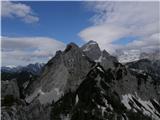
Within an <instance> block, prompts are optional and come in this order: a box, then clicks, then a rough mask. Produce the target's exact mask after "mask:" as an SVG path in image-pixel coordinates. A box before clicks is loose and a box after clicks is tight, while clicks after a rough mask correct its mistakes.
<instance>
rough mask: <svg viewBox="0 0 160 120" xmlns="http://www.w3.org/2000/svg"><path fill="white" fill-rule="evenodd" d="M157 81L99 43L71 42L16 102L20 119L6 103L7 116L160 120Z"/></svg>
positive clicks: (55, 119) (37, 119)
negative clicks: (125, 63)
mask: <svg viewBox="0 0 160 120" xmlns="http://www.w3.org/2000/svg"><path fill="white" fill-rule="evenodd" d="M93 51H94V52H93ZM146 64H147V65H148V66H152V64H150V62H149V63H148V62H147V63H146ZM140 65H142V66H143V64H140ZM145 66H146V65H145ZM153 74H154V72H153ZM153 81H154V79H153V78H152V77H150V75H148V74H143V73H139V72H135V71H131V69H130V67H128V65H123V64H121V63H119V62H118V60H117V59H116V58H115V57H113V56H111V55H110V54H109V53H107V52H106V51H105V50H104V51H101V50H100V48H99V46H98V44H97V43H96V42H94V41H90V42H88V43H87V44H86V45H84V46H82V47H81V48H80V47H78V46H77V45H76V44H74V43H70V44H68V45H67V47H66V49H65V50H64V51H57V52H56V55H55V57H53V58H52V59H51V60H49V61H48V63H47V64H46V65H45V66H44V70H43V72H42V74H41V75H40V76H39V77H38V78H37V79H36V80H34V81H33V82H31V84H30V85H28V87H27V88H26V89H25V91H26V92H24V95H25V99H24V98H17V99H16V100H15V101H13V104H11V108H14V109H15V111H13V114H14V115H15V116H13V115H10V114H9V113H10V112H11V110H12V109H11V110H10V109H7V107H6V106H5V105H3V111H2V113H4V114H3V116H2V118H4V120H6V118H5V117H6V116H8V119H9V118H10V119H13V118H15V117H16V118H15V120H22V118H23V119H24V120H28V119H29V120H44V119H45V120H107V119H109V120H117V119H120V120H123V119H124V120H135V119H137V120H159V119H160V95H159V94H158V92H157V90H159V89H160V88H157V85H155V84H153ZM19 100H21V101H23V102H24V103H23V105H22V102H20V103H19V102H17V101H19ZM18 103H19V104H18ZM22 106H23V108H22ZM19 113H20V114H19Z"/></svg>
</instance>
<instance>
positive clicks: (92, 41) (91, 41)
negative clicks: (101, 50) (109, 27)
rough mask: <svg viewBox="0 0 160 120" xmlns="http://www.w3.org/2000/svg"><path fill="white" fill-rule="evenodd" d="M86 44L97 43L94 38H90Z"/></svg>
mask: <svg viewBox="0 0 160 120" xmlns="http://www.w3.org/2000/svg"><path fill="white" fill-rule="evenodd" d="M87 44H98V43H97V42H96V41H94V40H90V41H89V42H88V43H87Z"/></svg>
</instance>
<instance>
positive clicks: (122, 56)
mask: <svg viewBox="0 0 160 120" xmlns="http://www.w3.org/2000/svg"><path fill="white" fill-rule="evenodd" d="M115 55H116V56H117V58H118V60H119V62H121V63H127V62H133V61H137V60H141V59H149V60H160V50H159V49H156V50H151V51H149V52H145V51H143V52H142V51H139V50H124V51H123V50H117V51H116V53H115Z"/></svg>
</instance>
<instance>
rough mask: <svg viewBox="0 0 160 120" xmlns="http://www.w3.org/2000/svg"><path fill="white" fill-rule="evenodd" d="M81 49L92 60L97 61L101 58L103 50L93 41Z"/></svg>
mask: <svg viewBox="0 0 160 120" xmlns="http://www.w3.org/2000/svg"><path fill="white" fill-rule="evenodd" d="M81 49H82V51H83V52H84V53H85V54H86V55H87V56H88V57H89V58H90V59H92V60H97V59H98V58H99V57H100V56H101V50H100V48H99V46H98V44H97V42H95V41H93V40H91V41H89V42H88V43H86V44H84V45H83V46H82V47H81Z"/></svg>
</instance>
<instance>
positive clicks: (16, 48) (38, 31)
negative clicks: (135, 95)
mask: <svg viewBox="0 0 160 120" xmlns="http://www.w3.org/2000/svg"><path fill="white" fill-rule="evenodd" d="M159 9H160V3H159V2H158V1H157V2H134V1H132V2H112V1H108V2H106V1H105V2H104V1H103V2H98V1H97V2H96V1H94V2H89V1H86V2H84V1H78V2H76V1H72V2H69V1H63V2H62V1H60V2H58V1H39V2H38V1H36V2H35V1H27V2H22V1H14V2H13V1H12V2H11V1H3V2H2V9H1V25H2V27H1V43H2V46H1V51H2V66H6V65H27V64H29V63H35V62H47V61H48V60H49V59H50V58H52V57H53V56H54V55H55V52H56V51H57V50H64V49H65V46H66V45H67V44H68V43H70V42H74V43H76V44H78V45H79V46H81V45H83V44H85V43H86V42H88V41H89V40H94V41H96V42H97V43H98V44H99V46H100V48H101V49H106V50H107V51H108V52H109V53H111V54H112V53H114V52H115V51H116V50H124V51H127V50H145V51H149V50H152V49H155V48H159V46H160V28H159V27H160V26H159V25H160V18H159V17H160V15H159V14H160V13H159Z"/></svg>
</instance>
